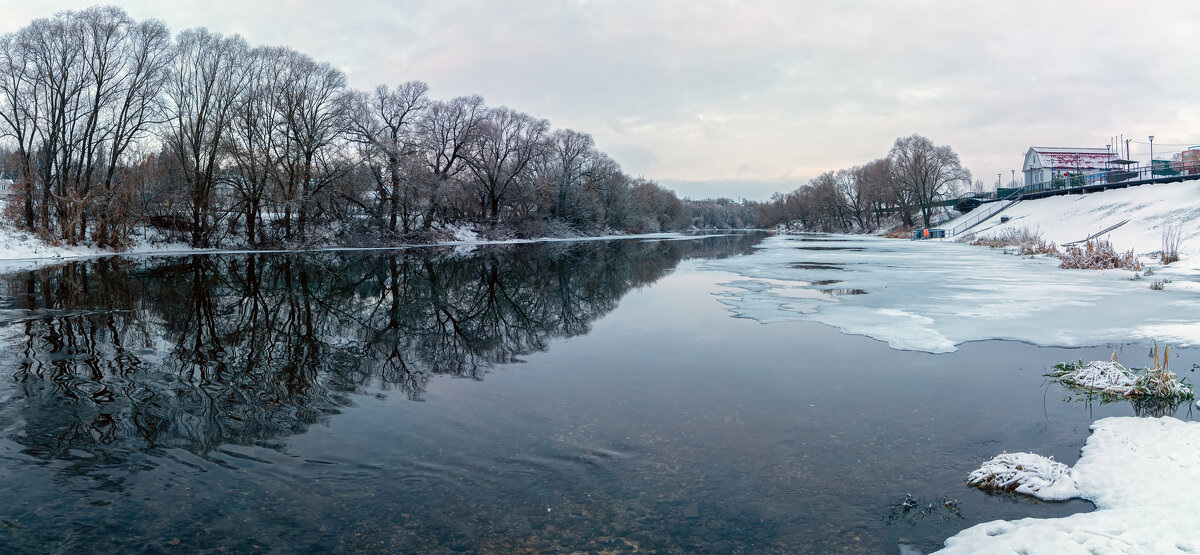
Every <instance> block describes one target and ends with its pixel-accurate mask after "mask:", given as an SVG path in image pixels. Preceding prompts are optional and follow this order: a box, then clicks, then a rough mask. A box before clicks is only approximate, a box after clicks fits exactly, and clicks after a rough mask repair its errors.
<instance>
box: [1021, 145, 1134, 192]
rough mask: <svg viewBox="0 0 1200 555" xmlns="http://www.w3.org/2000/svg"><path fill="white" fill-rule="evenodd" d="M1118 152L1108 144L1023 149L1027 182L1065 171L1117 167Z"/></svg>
mask: <svg viewBox="0 0 1200 555" xmlns="http://www.w3.org/2000/svg"><path fill="white" fill-rule="evenodd" d="M1116 159H1117V153H1115V152H1112V151H1110V150H1108V149H1107V148H1058V147H1041V146H1035V147H1033V148H1030V149H1029V152H1026V153H1025V165H1024V166H1023V167H1022V169H1021V171H1022V172H1023V173H1024V174H1025V184H1026V185H1038V184H1042V183H1050V182H1051V181H1053V180H1054V178H1055V177H1063V176H1064V175H1066V174H1095V173H1099V172H1103V171H1106V170H1109V169H1116V166H1114V165H1113V164H1112V162H1113V161H1114V160H1116Z"/></svg>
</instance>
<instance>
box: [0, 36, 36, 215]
mask: <svg viewBox="0 0 1200 555" xmlns="http://www.w3.org/2000/svg"><path fill="white" fill-rule="evenodd" d="M28 46H29V45H28V43H27V42H26V41H22V40H20V36H19V35H15V34H8V35H4V36H3V37H0V124H2V125H0V137H10V138H12V139H13V140H14V141H15V142H16V152H15V154H16V164H15V165H16V168H15V169H16V171H15V173H16V181H17V183H18V184H19V185H20V192H19V194H20V195H21V201H22V204H23V210H22V211H21V213H22V218H23V221H24V224H25V226H26V227H27V228H29V229H33V227H34V225H35V214H34V203H35V197H34V181H35V179H36V176H35V175H34V156H35V149H36V148H37V140H38V137H39V135H40V133H39V128H38V124H39V123H40V121H41V118H40V117H39V114H40V113H39V111H38V109H39V107H40V105H41V104H40V103H39V102H38V96H37V93H38V90H37V87H36V86H35V84H36V79H35V76H34V75H33V68H32V64H31V62H30V57H31V54H30V53H29V51H28Z"/></svg>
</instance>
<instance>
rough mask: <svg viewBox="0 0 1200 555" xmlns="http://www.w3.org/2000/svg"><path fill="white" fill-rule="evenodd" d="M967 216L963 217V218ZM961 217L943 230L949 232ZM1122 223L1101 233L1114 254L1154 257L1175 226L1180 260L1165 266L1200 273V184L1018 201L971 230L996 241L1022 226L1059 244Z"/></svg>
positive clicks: (1167, 185) (1180, 270)
mask: <svg viewBox="0 0 1200 555" xmlns="http://www.w3.org/2000/svg"><path fill="white" fill-rule="evenodd" d="M970 216H971V214H969V213H968V214H966V215H965V216H963V217H962V218H969V217H970ZM1000 216H1007V217H1008V218H1009V221H1008V222H1007V223H1003V224H1002V223H1000ZM962 218H959V219H957V220H955V221H951V222H947V223H945V224H943V226H942V227H945V228H951V227H953V226H954V225H955V224H956V222H957V221H961V220H962ZM1125 220H1129V221H1128V222H1127V223H1125V224H1123V225H1120V226H1119V227H1117V228H1115V229H1113V230H1112V231H1109V232H1107V233H1105V234H1103V235H1102V237H1107V238H1108V239H1109V240H1110V241H1111V242H1112V244H1113V246H1114V247H1115V248H1116V249H1117V250H1118V251H1121V252H1124V251H1127V250H1129V249H1133V250H1134V252H1135V253H1136V254H1138V255H1147V256H1148V255H1151V254H1153V253H1157V252H1158V251H1160V250H1162V239H1163V231H1164V230H1166V229H1171V228H1175V229H1176V230H1178V231H1179V232H1180V235H1181V239H1182V241H1181V243H1180V245H1179V247H1180V248H1179V251H1180V255H1181V258H1180V260H1179V261H1178V262H1175V263H1173V264H1171V265H1170V266H1169V267H1168V268H1169V269H1170V271H1171V272H1174V273H1180V274H1185V275H1191V274H1195V273H1197V272H1200V181H1186V182H1182V183H1162V184H1156V185H1141V186H1138V187H1130V188H1127V189H1114V190H1110V191H1104V192H1101V193H1090V194H1086V195H1063V196H1057V197H1047V198H1043V199H1036V200H1023V201H1021V202H1019V203H1017V204H1016V205H1014V206H1012V207H1011V208H1009V209H1008V210H1005V211H1004V212H1002V213H1001V214H1000V215H998V216H994V217H993V218H992V219H991V220H989V221H988V222H987V223H984V224H982V225H981V226H979V227H978V228H976V229H975V230H973V231H975V235H976V236H978V237H996V236H999V235H1001V234H1004V233H1007V232H1010V231H1011V230H1019V229H1023V228H1024V229H1029V230H1031V231H1035V232H1037V233H1040V234H1041V236H1042V238H1044V239H1046V240H1048V241H1054V242H1055V243H1058V244H1059V245H1060V246H1061V245H1063V244H1065V243H1070V242H1074V241H1081V240H1083V239H1086V238H1087V237H1088V236H1090V235H1093V234H1095V233H1097V232H1099V231H1101V230H1104V229H1106V228H1108V227H1110V226H1114V225H1117V224H1120V223H1121V222H1123V221H1125ZM1154 258H1156V257H1154ZM1197 289H1198V290H1200V287H1197Z"/></svg>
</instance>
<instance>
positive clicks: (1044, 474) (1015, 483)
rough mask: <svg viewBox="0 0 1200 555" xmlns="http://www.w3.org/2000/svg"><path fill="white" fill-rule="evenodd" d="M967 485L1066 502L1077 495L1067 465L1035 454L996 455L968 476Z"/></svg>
mask: <svg viewBox="0 0 1200 555" xmlns="http://www.w3.org/2000/svg"><path fill="white" fill-rule="evenodd" d="M967 485H970V486H973V487H977V488H979V489H983V490H998V491H1015V492H1017V493H1024V494H1028V495H1038V496H1039V497H1042V496H1044V497H1050V498H1063V499H1065V498H1069V497H1071V496H1072V495H1074V492H1075V483H1074V480H1072V479H1071V476H1070V469H1069V468H1067V465H1065V464H1063V463H1060V462H1057V461H1055V460H1054V458H1053V457H1050V458H1047V457H1043V456H1041V455H1035V454H1033V453H1001V454H999V455H996V456H995V457H993V458H992V459H991V460H988V461H986V462H984V463H983V465H981V466H980V467H979V469H978V470H976V471H974V472H972V473H971V474H970V475H969V476H967ZM1039 494H1040V495H1039Z"/></svg>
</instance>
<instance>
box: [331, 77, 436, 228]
mask: <svg viewBox="0 0 1200 555" xmlns="http://www.w3.org/2000/svg"><path fill="white" fill-rule="evenodd" d="M428 92H429V86H428V85H426V84H425V83H423V82H421V81H409V82H407V83H404V84H402V85H400V86H398V87H396V88H395V89H389V88H388V87H387V85H380V86H378V87H376V88H375V91H374V92H372V93H365V92H359V91H354V92H351V93H350V94H349V98H348V99H347V102H348V104H349V108H348V114H347V116H348V117H347V120H346V125H347V129H348V130H349V132H350V136H351V137H352V140H354V141H356V142H358V143H359V144H361V145H363V152H362V156H363V158H365V159H366V160H367V162H368V166H370V167H371V168H373V169H374V171H373V173H374V175H375V176H376V181H377V184H378V187H377V191H378V197H379V201H380V202H382V203H384V204H385V205H386V206H387V214H388V231H390V232H392V233H396V231H397V223H399V224H400V229H399V231H401V232H402V233H408V232H409V231H411V230H412V227H413V224H414V223H415V222H414V217H415V215H416V214H415V208H416V201H417V195H418V191H417V186H416V183H415V182H414V176H413V175H411V172H407V171H405V168H406V166H411V165H412V164H411V163H410V161H411V160H412V159H413V158H414V157H415V156H417V154H418V153H417V134H416V132H415V127H416V121H417V119H418V118H420V117H421V116H422V115H423V112H424V110H425V108H426V107H427V106H428V104H429V99H428V96H427V94H428ZM375 161H378V163H373V162H375ZM376 168H378V169H376ZM398 220H399V222H398Z"/></svg>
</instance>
